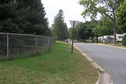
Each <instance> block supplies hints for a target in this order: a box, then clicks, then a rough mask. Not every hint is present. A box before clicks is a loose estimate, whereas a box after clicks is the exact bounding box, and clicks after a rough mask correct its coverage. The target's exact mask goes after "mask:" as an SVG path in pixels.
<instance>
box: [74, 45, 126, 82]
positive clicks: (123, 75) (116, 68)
mask: <svg viewBox="0 0 126 84" xmlns="http://www.w3.org/2000/svg"><path fill="white" fill-rule="evenodd" d="M75 45H76V46H77V47H78V48H79V49H81V50H82V51H84V52H85V53H86V54H87V55H89V56H90V57H91V58H92V59H94V60H95V61H97V62H98V63H99V64H100V65H101V66H102V67H104V68H105V69H106V70H107V71H108V72H109V73H110V74H111V75H112V80H113V82H114V84H126V50H125V49H118V48H113V47H108V46H102V45H97V44H88V43H87V44H86V43H75Z"/></svg>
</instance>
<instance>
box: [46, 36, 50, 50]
mask: <svg viewBox="0 0 126 84" xmlns="http://www.w3.org/2000/svg"><path fill="white" fill-rule="evenodd" d="M50 41H51V37H50V36H48V47H47V51H49V49H50Z"/></svg>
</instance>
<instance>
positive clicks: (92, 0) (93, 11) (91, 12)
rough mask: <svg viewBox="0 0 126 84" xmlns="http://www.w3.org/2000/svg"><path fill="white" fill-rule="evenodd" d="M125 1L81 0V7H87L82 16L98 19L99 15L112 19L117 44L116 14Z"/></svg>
mask: <svg viewBox="0 0 126 84" xmlns="http://www.w3.org/2000/svg"><path fill="white" fill-rule="evenodd" d="M121 1H123V0H80V5H83V6H84V7H85V10H84V11H83V13H82V15H83V16H84V17H85V16H87V15H88V16H91V18H96V15H97V13H100V14H101V15H105V16H107V17H109V18H110V19H111V21H112V22H113V28H114V43H115V44H116V27H117V26H116V14H117V9H118V7H119V6H120V3H121Z"/></svg>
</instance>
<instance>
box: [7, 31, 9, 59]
mask: <svg viewBox="0 0 126 84" xmlns="http://www.w3.org/2000/svg"><path fill="white" fill-rule="evenodd" d="M7 58H9V33H7Z"/></svg>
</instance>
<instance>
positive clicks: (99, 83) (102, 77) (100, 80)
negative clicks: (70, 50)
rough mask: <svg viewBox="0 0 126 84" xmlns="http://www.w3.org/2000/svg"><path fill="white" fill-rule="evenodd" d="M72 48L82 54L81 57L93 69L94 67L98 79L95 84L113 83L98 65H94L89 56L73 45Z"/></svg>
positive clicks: (109, 76)
mask: <svg viewBox="0 0 126 84" xmlns="http://www.w3.org/2000/svg"><path fill="white" fill-rule="evenodd" d="M74 47H75V48H76V49H77V50H79V51H80V52H81V53H82V55H83V56H84V57H85V58H86V59H88V60H89V61H90V62H91V64H92V65H93V67H95V68H96V69H97V70H98V74H99V78H98V80H97V82H96V84H113V81H112V80H111V75H110V74H109V73H108V72H107V71H106V70H105V69H103V68H102V67H101V66H100V65H99V64H98V63H96V62H95V61H94V60H93V59H92V58H91V57H90V56H88V55H87V54H86V53H84V52H83V51H82V50H80V49H79V48H78V47H76V46H75V45H74Z"/></svg>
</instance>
